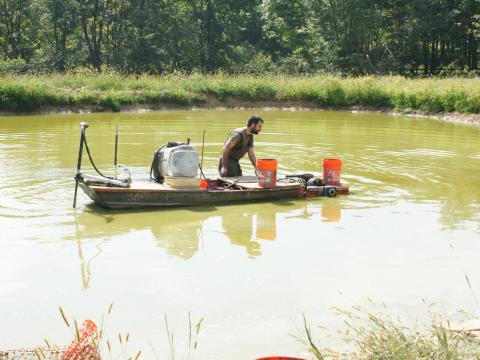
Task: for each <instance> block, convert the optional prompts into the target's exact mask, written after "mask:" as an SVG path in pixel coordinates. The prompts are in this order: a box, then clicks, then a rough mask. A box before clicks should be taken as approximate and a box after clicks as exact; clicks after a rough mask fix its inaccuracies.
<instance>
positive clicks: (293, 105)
mask: <svg viewBox="0 0 480 360" xmlns="http://www.w3.org/2000/svg"><path fill="white" fill-rule="evenodd" d="M202 109H215V110H263V111H274V110H281V111H347V112H351V113H356V114H362V113H365V114H367V113H378V114H386V115H397V116H409V117H421V118H428V119H435V120H442V121H448V122H454V123H463V124H475V125H480V114H465V113H428V112H424V111H419V110H409V111H398V110H395V109H391V108H375V107H362V106H338V107H324V106H317V105H314V104H311V103H304V102H274V101H255V102H253V101H241V100H236V99H230V100H227V101H225V102H220V101H209V102H208V103H206V104H204V105H177V104H133V105H123V106H121V108H120V111H112V109H110V108H108V107H102V106H97V105H91V106H89V105H74V106H56V107H51V106H47V107H43V108H41V109H40V110H38V111H31V112H20V111H4V110H1V111H0V116H15V115H45V114H84V113H101V112H138V113H142V112H149V111H168V110H202Z"/></svg>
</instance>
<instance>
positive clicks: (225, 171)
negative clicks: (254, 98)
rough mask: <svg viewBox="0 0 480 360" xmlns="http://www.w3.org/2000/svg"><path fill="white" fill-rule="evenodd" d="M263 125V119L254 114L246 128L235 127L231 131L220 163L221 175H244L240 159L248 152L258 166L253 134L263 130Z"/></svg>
mask: <svg viewBox="0 0 480 360" xmlns="http://www.w3.org/2000/svg"><path fill="white" fill-rule="evenodd" d="M262 125H263V119H262V118H261V117H260V116H257V115H253V116H251V117H250V119H248V122H247V127H246V128H239V129H235V130H233V131H232V132H231V133H230V136H229V137H228V140H227V141H226V142H225V145H224V146H223V151H222V157H221V158H220V163H219V164H218V171H219V172H220V176H223V177H226V176H228V177H233V176H242V168H241V167H240V164H239V161H240V159H241V158H242V157H243V156H244V155H245V154H246V153H248V158H249V159H250V161H251V162H252V164H253V167H255V166H256V162H257V158H256V157H255V151H254V150H253V135H257V134H258V133H259V132H260V131H261V130H262Z"/></svg>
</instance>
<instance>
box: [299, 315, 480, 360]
mask: <svg viewBox="0 0 480 360" xmlns="http://www.w3.org/2000/svg"><path fill="white" fill-rule="evenodd" d="M343 316H344V317H345V318H344V321H345V324H346V325H347V328H348V330H346V331H345V333H344V334H343V335H341V337H342V338H343V340H344V342H345V343H346V344H347V346H348V348H349V350H348V351H346V352H338V351H335V350H332V349H322V348H321V346H320V344H319V343H316V341H315V340H314V339H313V336H314V334H313V332H312V330H311V328H310V326H309V325H308V323H307V321H306V320H305V327H304V330H305V338H306V340H305V342H306V343H307V346H308V347H309V350H310V352H311V353H312V355H313V356H314V358H315V359H317V360H326V359H351V360H430V359H435V360H457V359H458V360H460V359H465V360H470V359H480V339H479V338H478V337H476V336H475V335H476V334H478V333H476V332H477V331H478V330H480V329H471V330H468V329H467V330H460V329H452V328H451V324H450V323H449V321H448V320H446V319H444V318H442V317H440V316H438V315H436V316H435V317H434V319H433V320H432V323H431V326H430V327H429V328H425V329H418V328H416V327H412V326H410V327H407V326H405V325H403V324H402V322H401V320H400V319H398V318H397V319H392V318H391V317H390V316H388V315H385V314H373V313H370V312H368V311H366V310H365V309H358V308H357V309H355V310H354V311H353V312H343Z"/></svg>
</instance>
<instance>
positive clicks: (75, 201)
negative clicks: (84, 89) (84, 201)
mask: <svg viewBox="0 0 480 360" xmlns="http://www.w3.org/2000/svg"><path fill="white" fill-rule="evenodd" d="M80 128H81V129H82V130H81V134H80V148H79V150H78V161H77V174H76V175H75V195H74V196H73V208H75V206H76V205H77V191H78V181H79V179H80V168H81V166H82V152H83V143H84V142H85V129H86V128H88V124H87V123H86V122H83V121H82V122H81V123H80Z"/></svg>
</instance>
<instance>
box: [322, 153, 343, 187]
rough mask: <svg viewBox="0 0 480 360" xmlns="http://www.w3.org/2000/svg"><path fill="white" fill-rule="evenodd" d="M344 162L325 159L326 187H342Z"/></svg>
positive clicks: (324, 179) (324, 174)
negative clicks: (341, 174) (341, 179)
mask: <svg viewBox="0 0 480 360" xmlns="http://www.w3.org/2000/svg"><path fill="white" fill-rule="evenodd" d="M341 170H342V160H340V159H323V181H324V182H325V184H326V185H333V186H340V171H341Z"/></svg>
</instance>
